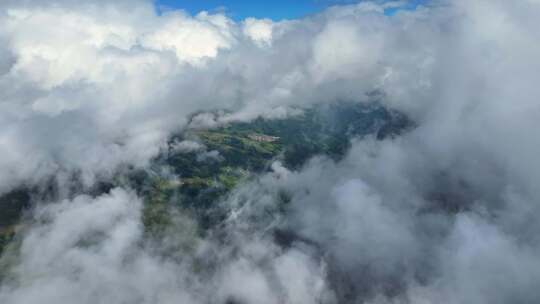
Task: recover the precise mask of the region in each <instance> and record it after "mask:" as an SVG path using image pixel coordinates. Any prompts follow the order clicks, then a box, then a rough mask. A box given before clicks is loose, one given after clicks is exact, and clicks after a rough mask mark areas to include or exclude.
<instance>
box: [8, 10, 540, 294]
mask: <svg viewBox="0 0 540 304" xmlns="http://www.w3.org/2000/svg"><path fill="white" fill-rule="evenodd" d="M392 5H396V3H394V4H392ZM539 16H540V3H539V2H538V1H536V0H523V1H520V2H519V3H514V2H509V1H503V0H490V1H488V0H474V1H465V0H453V1H436V2H434V3H433V4H432V5H431V6H429V7H419V8H418V9H417V10H415V11H401V12H398V13H397V14H395V15H394V16H391V17H390V16H385V15H384V7H383V5H382V4H376V3H371V2H362V3H360V4H354V5H347V6H336V7H333V8H329V9H328V10H326V11H325V12H323V13H321V14H318V15H314V16H311V17H308V18H306V19H301V20H292V21H284V22H280V23H273V22H270V21H268V20H255V19H248V20H246V21H244V22H242V23H235V22H233V21H232V20H230V19H229V18H227V17H226V16H224V15H221V14H208V13H201V14H199V15H197V16H189V15H187V14H185V13H183V12H181V11H173V12H166V13H164V14H162V15H157V14H156V13H155V10H154V8H153V6H152V3H150V2H146V1H137V2H127V1H126V2H123V1H118V2H115V3H114V4H110V3H108V2H105V1H94V2H92V3H86V4H79V3H78V2H75V1H53V2H50V1H48V2H47V3H46V4H44V3H43V2H41V1H40V2H36V1H23V2H20V1H7V2H4V3H3V4H0V155H2V157H1V158H0V169H1V170H0V192H3V191H8V190H9V189H11V188H12V187H14V186H17V185H19V184H20V183H38V182H40V181H41V180H42V179H44V178H47V177H50V176H53V175H55V174H58V173H61V172H71V171H78V172H80V173H81V174H82V176H83V177H84V180H85V181H86V183H87V184H88V185H91V184H92V183H93V181H94V180H95V179H96V178H99V176H100V175H107V174H112V173H113V172H115V170H116V168H117V167H118V166H119V165H122V164H131V165H138V166H144V165H145V164H146V163H147V162H148V160H149V159H150V158H151V157H152V156H153V155H155V154H156V153H157V152H158V151H159V148H160V146H162V145H163V144H164V143H165V142H166V140H167V137H168V136H169V135H170V134H171V132H173V131H175V130H179V129H181V128H184V127H186V125H187V124H188V117H190V115H191V114H193V113H196V112H197V113H198V112H204V111H207V110H216V109H225V110H228V111H227V112H220V113H221V114H214V113H216V112H214V113H213V114H199V116H198V117H199V118H200V119H199V120H200V123H201V124H202V125H204V126H208V124H210V125H213V124H218V123H220V122H223V121H230V120H247V119H251V118H254V117H256V116H258V115H266V116H270V117H276V116H277V117H279V116H281V115H287V113H288V111H289V110H290V107H295V106H306V105H310V104H314V103H321V102H335V101H338V100H353V101H362V100H366V99H367V97H366V93H369V92H373V91H375V90H377V91H379V92H383V94H384V98H383V100H382V102H383V103H385V105H387V106H389V107H393V108H397V109H399V110H401V111H403V112H404V113H406V114H407V115H408V116H409V117H411V118H412V119H413V120H415V122H416V125H417V127H416V128H415V129H414V130H412V131H411V132H410V133H408V134H405V135H403V136H402V137H400V138H397V139H388V140H384V141H381V142H379V141H374V140H365V141H355V142H354V143H353V148H352V150H351V151H350V152H349V154H348V156H347V157H346V158H345V159H344V160H343V161H341V162H339V163H334V162H333V161H330V160H326V159H324V158H316V159H314V160H312V161H311V162H310V163H309V164H308V165H306V167H305V168H303V169H302V170H300V171H298V172H291V171H288V170H287V169H285V168H283V167H282V166H280V165H279V164H274V166H273V168H274V170H273V172H272V173H269V174H267V175H265V176H262V177H261V178H260V179H259V180H257V181H254V182H252V183H249V184H247V185H244V186H242V187H240V188H239V189H237V190H236V192H235V193H234V194H233V195H232V196H231V197H230V198H229V200H228V201H227V202H226V205H227V206H228V207H229V208H230V219H229V221H228V222H227V225H226V227H225V228H224V231H225V232H224V234H225V235H226V238H225V239H226V242H225V243H223V242H222V241H220V239H219V237H216V238H217V239H214V238H213V237H209V238H208V239H200V240H197V241H196V242H197V244H198V245H197V246H196V248H197V250H196V252H195V253H191V254H190V255H186V257H185V258H184V259H183V260H182V261H169V260H163V259H162V258H161V257H159V256H156V255H155V254H154V251H153V248H148V247H147V246H146V245H145V244H143V243H144V242H143V240H142V239H143V238H142V230H141V229H142V228H141V222H140V208H141V202H140V199H139V198H137V197H136V196H135V195H134V194H132V193H131V192H130V191H128V190H126V189H115V190H113V191H112V192H111V193H110V194H106V195H103V196H99V197H97V198H92V197H87V196H79V197H76V198H74V199H72V200H65V201H61V202H57V203H56V204H52V205H48V206H47V207H44V208H43V209H39V210H37V211H36V213H35V215H34V216H35V218H36V219H37V220H38V221H37V222H38V223H39V224H38V225H36V226H35V227H31V228H29V229H28V231H27V232H26V233H24V235H23V240H22V247H21V250H22V256H21V260H20V263H18V264H17V266H16V267H15V268H14V274H13V276H14V279H13V282H10V284H6V285H5V286H2V288H1V289H0V300H1V301H0V302H5V303H37V302H39V303H72V302H74V301H76V302H80V303H105V302H107V303H111V302H112V303H126V302H129V303H156V302H158V303H172V302H174V303H177V302H186V303H336V302H337V303H456V304H457V303H509V302H512V303H536V302H539V301H540V293H539V291H538V288H536V286H535V284H534V283H535V282H538V280H539V279H540V258H539V257H540V237H539V234H538V232H539V231H540V224H538V221H537V220H536V217H537V215H538V214H540V205H539V202H540V190H539V188H538V184H539V183H540V162H539V161H538V155H540V142H539V139H538V136H535V133H534V132H535V130H537V129H538V128H539V127H540V86H538V80H539V79H540V59H539V57H538V55H537V54H539V53H540V37H539V34H538V30H537V29H538V28H540V18H538V17H539ZM191 148H192V147H191V146H190V145H189V143H185V144H183V145H179V146H178V149H191ZM283 193H286V195H287V196H289V197H290V203H289V204H288V205H287V208H286V209H287V212H286V213H282V212H281V211H280V210H279V208H278V207H277V206H276V200H279V197H280V195H282V194H283ZM268 214H272V215H273V216H271V217H268ZM183 216H185V215H179V217H180V219H182V220H185V221H188V222H189V220H188V219H184V218H183ZM74 218H77V219H84V220H82V221H79V220H77V221H75V220H74ZM182 227H185V226H182ZM273 229H278V231H286V233H288V234H290V235H291V236H292V237H291V238H292V243H291V244H287V246H282V245H283V244H276V242H275V240H274V239H273V235H272V233H269V232H268V231H273ZM176 233H177V234H176V235H177V236H178V235H179V234H178V233H179V232H178V231H176ZM195 260H196V261H198V262H197V263H200V262H201V261H203V262H205V263H209V264H212V263H214V264H215V265H217V266H216V267H215V268H214V267H207V268H205V269H207V270H205V271H202V272H200V270H196V269H194V267H195V266H194V265H199V264H197V263H196V262H194V261H195ZM203 265H204V263H203ZM215 265H212V266H215ZM208 269H210V270H208ZM227 301H229V302H227Z"/></svg>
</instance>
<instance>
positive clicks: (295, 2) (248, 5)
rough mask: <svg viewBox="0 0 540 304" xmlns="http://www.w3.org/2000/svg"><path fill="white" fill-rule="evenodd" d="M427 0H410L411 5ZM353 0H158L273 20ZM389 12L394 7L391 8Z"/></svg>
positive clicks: (163, 3) (158, 0)
mask: <svg viewBox="0 0 540 304" xmlns="http://www.w3.org/2000/svg"><path fill="white" fill-rule="evenodd" d="M425 1H427V0H410V1H409V2H410V4H409V8H410V9H413V8H415V7H416V6H417V5H418V4H421V3H423V2H425ZM354 2H357V1H352V0H272V1H256V0H156V3H157V5H158V6H160V5H161V6H166V7H170V8H181V9H185V10H187V11H188V12H190V13H191V14H196V13H198V12H200V11H203V10H206V11H213V10H216V9H220V8H226V10H227V14H228V15H229V16H231V17H232V18H233V19H235V20H242V19H245V18H246V17H257V18H270V19H273V20H281V19H292V18H299V17H303V16H306V15H309V14H313V13H316V12H319V11H321V10H323V9H324V8H325V7H327V6H329V5H335V4H340V3H341V4H344V3H354ZM387 13H388V14H393V13H395V11H393V10H389V11H388V12H387Z"/></svg>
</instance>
